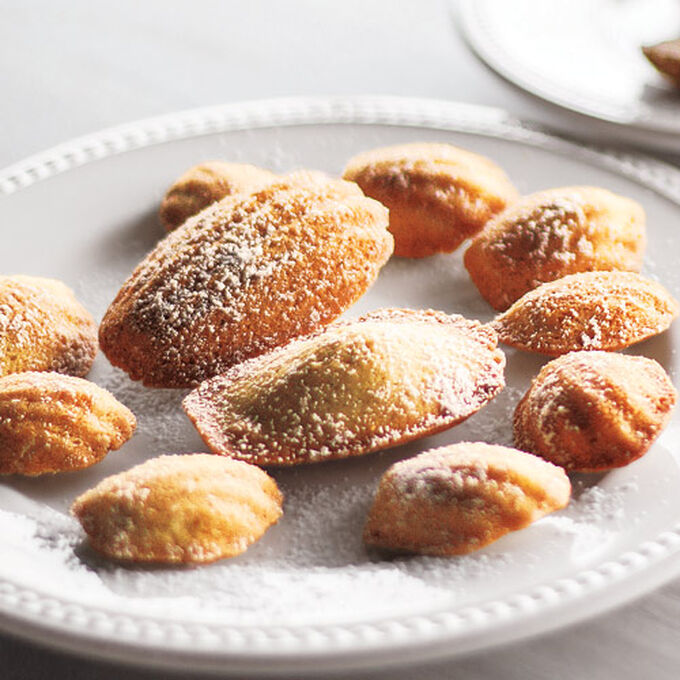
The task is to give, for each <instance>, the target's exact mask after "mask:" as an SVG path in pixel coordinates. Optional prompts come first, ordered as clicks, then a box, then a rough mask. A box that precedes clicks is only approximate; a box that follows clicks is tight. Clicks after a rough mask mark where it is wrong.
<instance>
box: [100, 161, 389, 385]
mask: <svg viewBox="0 0 680 680" xmlns="http://www.w3.org/2000/svg"><path fill="white" fill-rule="evenodd" d="M392 247H393V241H392V236H391V235H390V233H389V232H388V231H387V210H386V209H385V208H384V207H383V206H382V205H380V204H379V203H377V202H376V201H373V200H371V199H369V198H366V197H365V196H364V195H363V194H362V193H361V190H360V189H359V188H358V187H357V186H356V185H354V184H352V183H350V182H344V181H342V180H335V181H330V180H328V181H326V182H323V181H320V180H319V178H318V176H317V175H313V174H312V175H309V176H308V178H307V180H305V177H304V173H302V174H301V173H298V177H296V179H295V180H294V181H292V182H289V181H286V180H282V181H281V182H279V183H275V184H272V185H269V186H267V187H266V188H264V189H262V190H261V191H258V192H255V193H253V194H250V195H247V196H245V195H238V196H233V197H227V198H225V199H223V200H222V201H221V202H219V203H216V204H215V205H213V206H211V207H209V208H207V209H206V210H204V211H203V212H201V213H199V214H198V215H197V216H195V217H193V218H191V219H190V220H189V221H187V222H186V223H185V224H184V225H183V226H181V227H180V228H179V229H176V230H175V231H174V232H172V233H170V234H169V235H168V236H167V237H166V238H165V239H163V241H161V242H160V243H159V244H158V246H157V247H156V248H155V249H154V250H153V251H152V252H151V253H150V254H149V255H148V256H147V257H146V258H145V260H144V261H143V262H142V263H141V264H140V265H139V266H138V267H137V269H136V270H135V271H134V272H133V274H132V275H131V276H130V278H129V279H128V280H127V281H126V282H125V284H124V285H123V287H122V289H121V290H120V292H119V293H118V295H117V296H116V298H115V300H114V301H113V303H112V304H111V305H110V307H109V309H108V310H107V312H106V314H105V316H104V319H103V321H102V323H101V326H100V332H99V341H100V345H101V348H102V350H103V351H104V353H105V354H106V356H107V357H108V358H109V360H110V361H111V363H112V364H114V365H115V366H118V367H120V368H122V369H123V370H125V371H127V373H129V375H130V377H131V378H132V379H133V380H142V382H143V383H144V384H145V385H147V386H151V387H188V386H192V385H196V384H197V383H199V382H200V381H202V380H204V379H206V378H208V377H210V376H212V375H215V374H217V373H220V372H222V371H224V370H226V369H227V368H228V367H229V366H231V365H233V364H235V363H238V362H240V361H243V360H245V359H247V358H250V357H252V356H256V355H258V354H261V353H262V352H265V351H267V350H269V349H271V348H272V347H275V346H277V345H281V344H284V343H285V342H287V341H288V340H290V339H291V338H293V337H296V336H300V335H305V334H307V333H309V332H311V331H314V330H316V329H318V328H320V327H322V326H324V325H326V324H327V323H329V322H330V321H332V320H333V319H334V318H336V317H337V316H339V315H340V314H341V313H342V312H343V311H344V310H345V309H346V308H347V307H349V306H350V305H351V304H352V303H353V302H355V301H356V300H357V299H358V298H359V297H360V296H361V295H362V294H363V293H364V292H365V291H366V289H367V288H368V287H369V286H370V285H371V284H372V283H373V281H374V280H375V278H376V277H377V275H378V271H379V270H380V267H381V266H382V265H383V264H384V263H385V262H386V261H387V259H388V258H389V256H390V254H391V252H392Z"/></svg>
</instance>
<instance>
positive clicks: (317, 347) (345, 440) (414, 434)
mask: <svg viewBox="0 0 680 680" xmlns="http://www.w3.org/2000/svg"><path fill="white" fill-rule="evenodd" d="M504 365H505V357H504V356H503V353H502V352H501V351H500V350H499V349H497V347H496V334H495V333H494V332H493V331H492V330H491V329H489V328H488V327H485V326H482V325H481V324H479V323H478V322H476V321H469V320H467V319H464V318H463V317H461V316H448V315H446V314H444V313H443V312H434V311H409V310H381V311H377V312H372V313H370V314H367V315H366V316H364V317H362V318H361V319H358V320H356V321H348V322H343V323H336V324H334V325H333V326H331V327H329V328H327V329H326V330H325V331H323V332H321V333H318V334H316V335H314V336H312V337H309V338H304V339H301V340H297V341H294V342H292V343H290V344H289V345H286V346H285V347H282V348H280V349H278V350H276V351H274V352H271V353H269V354H266V355H263V356H261V357H258V358H256V359H252V360H251V361H248V362H245V363H243V364H241V365H239V366H235V367H233V368H232V369H230V370H229V371H228V372H227V373H225V374H224V375H221V376H217V377H215V378H212V379H211V380H208V381H206V382H204V383H202V384H201V385H200V386H199V387H198V388H197V389H196V390H194V391H193V392H191V393H190V394H189V395H188V396H187V397H186V399H185V400H184V408H185V410H186V412H187V414H188V415H189V417H190V418H191V420H192V421H193V422H194V424H195V425H196V427H197V429H198V431H199V433H200V434H201V436H202V437H203V439H204V441H205V442H206V444H207V445H208V446H209V447H210V448H211V450H213V451H214V452H215V453H220V454H224V455H228V456H233V457H234V458H239V459H242V460H246V461H249V462H253V463H257V464H262V465H270V464H271V465H294V464H297V463H308V462H317V461H323V460H328V459H331V458H344V457H347V456H356V455H360V454H364V453H368V452H370V451H376V450H378V449H383V448H387V447H389V446H395V445H397V444H401V443H403V442H406V441H409V440H411V439H416V438H418V437H422V436H425V435H428V434H432V433H435V432H438V431H441V430H444V429H446V428H449V427H452V426H453V425H455V424H457V423H459V422H461V421H463V420H465V419H466V418H467V417H469V416H471V415H472V414H473V413H475V412H476V411H478V410H479V409H480V408H481V407H482V406H484V404H486V403H487V402H488V401H489V400H490V399H491V398H493V397H494V396H495V395H496V394H497V393H498V392H499V391H500V390H501V389H502V388H503V385H504V380H503V368H504Z"/></svg>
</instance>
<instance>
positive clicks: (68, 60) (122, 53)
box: [0, 0, 680, 680]
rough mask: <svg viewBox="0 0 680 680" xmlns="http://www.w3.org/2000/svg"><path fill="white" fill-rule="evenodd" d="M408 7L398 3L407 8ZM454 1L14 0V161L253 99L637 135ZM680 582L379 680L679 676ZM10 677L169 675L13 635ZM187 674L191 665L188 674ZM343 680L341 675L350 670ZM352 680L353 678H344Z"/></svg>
mask: <svg viewBox="0 0 680 680" xmlns="http://www.w3.org/2000/svg"><path fill="white" fill-rule="evenodd" d="M397 8H398V9H397ZM452 8H453V5H452V4H451V3H449V2H444V1H443V0H427V1H425V0H421V1H420V2H418V3H410V4H409V3H403V4H399V5H397V4H396V3H393V2H389V1H388V0H372V1H371V2H366V0H344V2H342V3H331V2H318V1H316V0H290V1H289V2H285V3H274V2H266V1H265V0H250V2H248V3H244V2H234V1H228V0H192V2H190V3H182V4H181V5H180V4H179V3H177V4H169V3H167V2H160V1H159V0H149V1H147V2H144V3H139V2H132V0H121V1H120V2H117V3H115V5H113V4H111V5H109V4H108V3H92V2H88V1H87V0H69V2H68V3H54V2H49V1H48V0H32V1H31V2H24V1H23V0H5V1H4V2H3V3H2V17H3V20H2V21H0V64H2V68H0V91H1V92H2V93H3V96H2V105H1V106H0V126H1V129H2V132H3V133H2V135H0V167H4V166H6V165H8V164H10V163H12V162H15V161H18V160H21V159H22V158H24V157H26V156H28V155H30V154H32V153H34V152H37V151H40V150H42V149H44V148H46V147H48V146H51V145H54V144H57V143H59V142H62V141H65V140H67V139H69V138H71V137H74V136H77V135H82V134H86V133H89V132H93V131H96V130H98V129H100V128H102V127H106V126H109V125H115V124H118V123H122V122H127V121H131V120H135V119H139V118H143V117H146V116H151V115H156V114H162V113H166V112H169V111H175V110H179V109H186V108H192V107H199V106H206V105H211V104H219V103H224V102H230V101H239V100H244V99H255V98H264V97H267V98H268V97H275V96H288V95H311V94H394V95H402V96H421V97H436V98H442V99H451V100H459V101H467V102H472V103H479V104H486V105H491V106H498V107H502V108H505V109H507V110H509V111H510V112H511V113H513V114H514V115H516V116H518V117H522V118H527V119H531V120H534V121H538V122H540V123H543V124H545V125H546V126H548V127H550V128H552V129H553V130H556V131H559V132H562V133H563V134H566V135H568V136H572V137H574V138H587V139H591V140H596V141H600V142H605V143H608V144H617V145H620V146H626V145H627V143H628V142H629V141H630V138H627V137H626V134H625V130H622V129H615V128H611V127H610V126H608V125H606V124H603V123H598V122H595V121H590V120H588V119H586V118H583V117H581V116H579V115H577V114H573V113H568V112H566V111H562V110H560V109H558V108H557V107H554V106H551V105H549V104H546V103H544V102H542V101H540V100H538V99H535V98H533V97H531V96H529V95H527V94H525V93H523V92H521V91H519V90H518V89H516V88H515V87H513V86H512V85H510V84H509V83H507V82H505V81H504V80H502V79H501V78H499V77H498V76H496V75H495V74H494V73H493V72H491V71H490V70H489V69H487V68H486V67H485V66H484V65H483V64H482V63H481V62H480V61H479V60H478V59H477V58H476V57H475V56H474V55H473V54H472V53H471V52H470V50H469V49H468V47H467V45H466V43H465V40H464V38H463V37H462V35H461V34H460V31H459V30H458V27H457V22H456V18H455V11H454V10H452ZM678 620H680V582H676V583H671V584H669V585H667V586H666V587H664V588H662V589H660V590H658V591H656V592H654V593H653V594H651V595H648V596H646V597H644V598H643V599H640V600H638V601H637V602H635V603H633V604H631V605H628V606H626V607H624V608H621V609H618V610H616V611H613V612H611V613H609V614H606V615H604V616H602V617H600V618H598V619H594V620H591V621H589V622H586V623H582V624H580V625H578V626H577V627H573V628H570V629H567V630H562V631H558V632H556V633H553V634H550V635H548V636H544V637H539V638H534V639H532V640H530V641H527V642H523V643H520V644H515V645H512V646H509V647H505V648H500V649H494V650H488V651H485V652H483V653H481V654H476V655H472V656H468V657H465V658H459V659H456V660H454V661H450V662H447V663H437V664H431V665H425V666H422V665H421V666H417V667H411V668H404V669H402V670H400V671H399V672H395V671H394V670H390V671H386V672H376V673H373V674H367V673H361V674H358V675H356V676H354V677H362V678H364V679H365V680H370V679H373V680H382V679H386V678H388V677H389V678H390V679H391V680H404V679H406V678H413V677H418V678H421V679H422V680H441V679H443V678H456V679H463V680H467V679H470V680H472V678H475V679H487V678H489V679H491V678H503V679H504V680H514V679H515V678H517V679H520V678H522V679H523V680H527V679H532V678H547V677H550V678H556V679H560V678H569V679H570V680H573V679H578V678H589V679H594V680H597V679H599V678H602V679H605V678H606V679H609V678H617V679H618V680H629V679H630V680H632V679H633V678H635V679H636V680H637V678H639V676H640V673H641V672H644V673H645V675H646V676H647V677H650V678H654V679H655V680H656V679H658V680H665V679H666V678H668V679H670V678H676V677H678V672H679V671H680V645H678V644H677V639H678V631H679V630H680V625H679V624H678ZM0 677H2V678H3V680H32V679H36V680H43V679H46V678H51V679H55V680H81V679H83V680H84V679H86V678H87V679H88V680H89V679H91V678H97V679H98V680H114V678H115V679H116V680H117V679H118V678H120V677H125V678H128V679H130V680H152V679H160V678H167V677H169V674H168V672H167V671H163V672H159V673H156V672H153V671H145V670H132V669H123V668H122V667H121V666H115V665H111V664H106V663H102V662H99V661H91V660H87V659H83V658H78V657H74V656H69V655H66V654H63V653H61V652H57V651H51V650H47V649H44V648H40V647H37V646H35V645H33V644H31V643H29V642H26V641H20V640H16V639H13V638H12V637H9V636H0ZM182 677H184V678H186V677H189V676H188V675H187V674H186V673H183V674H182ZM334 677H335V676H334ZM337 677H347V676H337Z"/></svg>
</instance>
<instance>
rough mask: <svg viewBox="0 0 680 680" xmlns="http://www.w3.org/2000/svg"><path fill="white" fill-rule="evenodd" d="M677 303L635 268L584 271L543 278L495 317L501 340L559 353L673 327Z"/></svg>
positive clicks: (605, 346)
mask: <svg viewBox="0 0 680 680" xmlns="http://www.w3.org/2000/svg"><path fill="white" fill-rule="evenodd" d="M677 314H678V303H677V302H676V301H675V300H674V299H673V297H672V296H671V295H670V293H669V292H668V291H667V290H666V289H665V288H664V287H663V286H662V285H661V284H659V283H657V282H655V281H652V280H651V279H647V278H645V277H643V276H641V275H639V274H635V273H633V272H583V273H579V274H572V275H570V276H565V277H563V278H561V279H558V280H557V281H552V282H550V283H544V284H543V285H541V286H539V287H538V288H536V289H534V290H532V291H529V292H528V293H526V295H524V296H523V297H521V298H520V299H519V300H518V301H517V302H516V303H515V304H514V305H512V307H510V309H508V311H507V312H504V313H503V314H501V315H499V316H498V317H497V318H496V319H495V321H493V322H492V324H491V325H492V327H493V328H495V329H496V330H497V331H498V335H499V337H500V339H501V341H502V342H504V343H507V344H509V345H512V346H514V347H519V348H521V349H525V350H528V351H532V352H541V353H543V354H549V355H553V356H554V355H558V354H564V353H566V352H571V351H575V350H582V349H587V350H594V349H602V350H616V349H622V348H624V347H627V346H628V345H631V344H633V343H636V342H640V341H641V340H644V339H645V338H648V337H650V336H652V335H656V334H657V333H661V332H662V331H664V330H666V329H667V328H668V326H670V324H671V322H672V321H673V319H674V318H675V317H676V316H677Z"/></svg>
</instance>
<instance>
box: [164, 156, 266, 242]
mask: <svg viewBox="0 0 680 680" xmlns="http://www.w3.org/2000/svg"><path fill="white" fill-rule="evenodd" d="M275 180H276V175H275V174H274V173H272V172H269V170H264V169H263V168H258V167H257V166H255V165H249V164H247V163H229V162H226V161H207V162H205V163H200V164H199V165H194V166H193V167H191V168H189V169H188V170H187V171H186V172H185V173H184V174H182V175H181V176H180V177H179V178H178V179H177V180H176V181H175V182H174V183H173V184H172V186H171V187H170V188H169V189H168V191H167V193H166V194H165V197H164V198H163V201H162V203H161V207H160V210H159V218H160V221H161V224H162V225H163V226H164V227H165V229H166V230H167V231H172V230H173V229H176V228H177V227H179V226H181V225H182V224H184V223H185V222H186V221H187V220H188V219H189V218H190V217H193V216H194V215H197V214H198V213H199V212H201V210H203V209H204V208H207V207H208V206H209V205H211V204H213V203H215V202H216V201H221V200H222V199H223V198H224V197H225V196H230V195H231V194H240V193H251V192H253V191H256V190H257V189H261V188H262V187H263V186H265V185H266V184H269V183H271V182H273V181H275Z"/></svg>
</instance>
